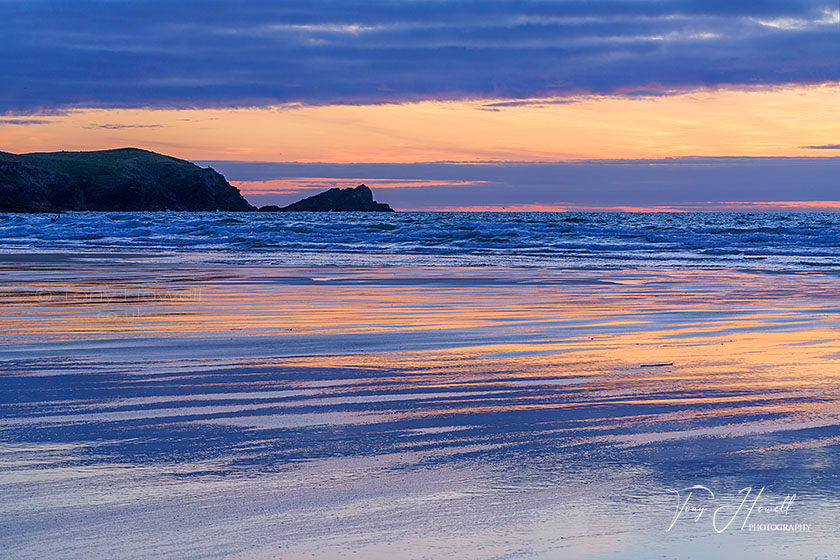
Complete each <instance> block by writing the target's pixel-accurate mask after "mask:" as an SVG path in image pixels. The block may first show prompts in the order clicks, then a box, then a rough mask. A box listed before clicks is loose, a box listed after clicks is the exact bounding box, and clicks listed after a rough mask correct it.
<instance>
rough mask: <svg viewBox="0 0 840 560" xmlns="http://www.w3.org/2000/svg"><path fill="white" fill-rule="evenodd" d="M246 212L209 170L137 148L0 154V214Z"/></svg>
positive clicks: (219, 177) (233, 189) (232, 190)
mask: <svg viewBox="0 0 840 560" xmlns="http://www.w3.org/2000/svg"><path fill="white" fill-rule="evenodd" d="M69 210H102V211H154V210H187V211H210V210H227V211H250V210H254V207H253V206H251V205H250V204H249V203H248V201H247V200H245V199H244V198H243V197H242V194H241V193H240V192H239V190H238V189H236V187H233V186H232V185H230V184H229V183H228V182H227V181H226V180H225V178H224V177H223V176H222V175H221V174H219V173H217V172H216V171H215V170H213V169H211V168H201V167H198V166H197V165H194V164H192V163H190V162H188V161H184V160H182V159H177V158H173V157H169V156H164V155H161V154H156V153H154V152H149V151H146V150H139V149H136V148H122V149H118V150H104V151H98V152H53V153H35V154H22V155H15V154H8V153H5V152H0V212H66V211H69Z"/></svg>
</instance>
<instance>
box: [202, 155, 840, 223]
mask: <svg viewBox="0 0 840 560" xmlns="http://www.w3.org/2000/svg"><path fill="white" fill-rule="evenodd" d="M199 163H200V164H201V165H210V166H212V167H213V168H214V169H216V170H217V171H219V172H221V173H223V174H224V175H225V176H226V177H227V178H228V180H230V181H232V182H234V183H237V184H243V186H247V187H248V188H247V190H249V191H250V192H253V193H254V194H253V195H249V196H248V198H249V200H251V202H252V203H256V204H278V203H284V204H288V203H291V202H294V201H295V200H297V199H298V198H301V196H309V194H311V190H309V189H311V188H315V187H317V186H323V187H324V188H329V187H336V186H338V187H348V186H355V185H357V184H359V183H362V182H364V183H367V184H369V185H371V186H373V187H375V188H376V187H378V186H381V187H387V199H386V198H385V197H384V196H383V197H382V198H383V200H384V201H385V202H388V203H389V204H391V205H392V206H394V207H396V208H403V209H406V208H414V209H433V208H438V209H439V208H465V207H487V208H491V207H492V208H502V207H507V208H512V207H517V208H525V207H534V208H535V207H537V206H541V207H546V208H547V207H553V208H560V207H563V208H605V207H609V208H613V209H616V208H625V209H626V208H647V207H653V206H656V207H659V208H664V207H668V208H672V209H677V208H679V209H690V208H692V207H696V208H697V209H704V208H711V206H710V204H712V203H714V205H716V206H715V207H717V208H724V207H725V208H728V209H733V210H737V209H753V210H755V209H761V208H763V209H774V208H775V209H777V210H783V209H785V208H788V207H791V208H792V207H793V206H794V204H793V202H796V201H799V202H803V204H800V205H799V206H798V207H808V204H805V202H808V201H823V203H821V204H819V205H816V206H814V205H811V206H810V207H811V208H832V209H833V208H834V207H833V206H830V205H828V204H827V203H825V201H832V200H833V199H835V198H836V197H837V177H838V176H840V157H823V158H817V157H814V158H807V157H788V158H786V157H764V158H750V157H744V158H740V157H738V158H726V157H712V158H707V157H685V158H668V159H645V160H589V161H576V162H549V163H526V162H502V163H487V162H476V163H446V162H436V163H405V164H399V163H366V164H340V163H283V162H277V163H272V162H236V161H204V162H199ZM260 183H262V185H263V186H264V187H265V188H258V185H259V184H260ZM271 187H276V188H277V190H282V191H283V192H273V193H272V192H270V191H271ZM308 190H309V192H307V191H308ZM720 201H725V202H720ZM779 201H787V202H784V203H781V202H779ZM791 201H793V202H791ZM789 203H790V204H789ZM785 204H787V206H785ZM535 205H536V206H535Z"/></svg>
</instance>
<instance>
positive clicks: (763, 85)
mask: <svg viewBox="0 0 840 560" xmlns="http://www.w3.org/2000/svg"><path fill="white" fill-rule="evenodd" d="M0 34H2V35H0V36H2V37H3V40H2V41H0V76H2V80H0V150H3V151H8V152H14V153H25V152H33V151H53V150H93V149H107V148H114V147H124V146H135V147H140V148H145V149H150V150H154V151H158V152H162V153H166V154H169V155H173V156H176V157H181V158H185V159H189V160H191V161H197V162H201V164H202V165H212V166H213V167H214V168H216V169H218V170H219V171H221V172H222V173H224V174H225V175H226V176H227V178H228V179H229V180H230V181H231V182H232V183H233V184H235V185H236V186H238V187H240V188H241V189H242V190H243V192H244V193H245V195H246V196H247V197H248V198H249V200H251V201H252V202H253V203H255V204H269V203H288V202H292V201H294V200H297V199H298V198H300V197H301V196H306V195H309V194H313V193H314V192H317V190H321V189H323V188H325V187H333V186H341V187H345V186H353V185H354V184H356V183H359V182H365V183H367V184H369V185H370V186H371V187H373V189H374V192H375V194H376V196H377V198H378V199H380V200H382V201H385V202H389V203H391V204H392V205H393V206H395V207H396V208H398V209H472V210H502V209H504V210H572V209H590V208H591V209H638V210H646V209H650V210H704V209H708V210H716V209H726V210H730V209H731V210H741V209H756V210H776V209H784V210H797V209H799V210H813V209H821V210H836V209H840V202H838V200H840V195H838V194H837V193H836V192H835V191H837V190H838V189H837V186H840V181H839V180H838V179H837V177H840V62H838V61H840V2H838V0H829V1H814V2H811V1H807V2H799V1H796V0H793V1H761V0H758V1H749V2H746V1H744V2H739V1H734V0H729V1H724V0H706V1H696V2H692V1H654V0H643V1H638V0H629V1H628V0H621V1H616V0H613V1H600V0H594V1H527V0H517V1H504V0H502V1H486V0H485V1H462V0H448V1H393V0H392V1H371V0H367V1H364V2H356V1H352V0H349V1H347V0H341V1H325V0H310V1H307V2H283V1H265V0H252V1H249V2H233V1H227V0H204V1H201V2H194V1H190V0H187V1H180V2H170V1H167V2H163V1H156V0H99V1H91V0H74V1H73V2H67V1H66V0H61V1H55V0H43V1H42V0H0Z"/></svg>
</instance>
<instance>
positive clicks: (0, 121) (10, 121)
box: [0, 119, 52, 125]
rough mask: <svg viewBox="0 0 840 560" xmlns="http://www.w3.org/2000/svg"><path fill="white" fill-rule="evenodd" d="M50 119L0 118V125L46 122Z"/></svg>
mask: <svg viewBox="0 0 840 560" xmlns="http://www.w3.org/2000/svg"><path fill="white" fill-rule="evenodd" d="M50 122H52V121H48V120H45V119H0V125H2V124H18V125H28V124H47V123H50Z"/></svg>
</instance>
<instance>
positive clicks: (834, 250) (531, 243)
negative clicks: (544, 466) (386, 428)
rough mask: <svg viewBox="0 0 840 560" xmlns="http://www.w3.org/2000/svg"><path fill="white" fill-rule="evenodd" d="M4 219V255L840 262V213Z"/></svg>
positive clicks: (807, 265) (516, 262)
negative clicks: (130, 253)
mask: <svg viewBox="0 0 840 560" xmlns="http://www.w3.org/2000/svg"><path fill="white" fill-rule="evenodd" d="M53 218H54V216H50V215H46V214H0V242H2V244H3V245H2V246H3V248H4V250H5V251H7V252H8V251H17V250H20V251H29V250H39V251H95V252H108V253H118V252H120V251H149V252H152V253H155V254H159V255H163V254H177V255H179V256H183V257H186V258H189V259H191V260H196V259H199V260H202V259H206V260H207V261H208V262H225V263H227V262H231V263H242V262H252V263H265V264H287V263H310V264H318V265H320V264H324V265H329V264H341V265H354V264H371V265H392V264H400V265H407V266H439V265H459V266H461V265H463V266H499V265H502V266H553V267H564V268H572V269H586V268H591V269H610V268H613V269H615V268H622V267H628V266H675V267H680V268H682V267H701V268H721V267H723V268H730V267H731V268H739V269H750V270H765V271H774V270H786V271H794V270H812V269H814V268H818V269H819V268H830V267H836V266H838V264H840V263H838V248H839V247H840V214H807V213H797V214H735V213H648V214H640V213H526V212H523V213H458V212H399V213H394V214H391V213H368V214H365V213H339V212H336V213H333V212H330V213H309V214H306V213H226V212H214V213H211V212H208V213H202V212H194V213H193V212H190V213H176V212H149V213H139V212H132V213H91V212H72V213H67V214H64V215H62V216H61V217H60V218H59V219H58V220H56V221H55V222H53Z"/></svg>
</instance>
